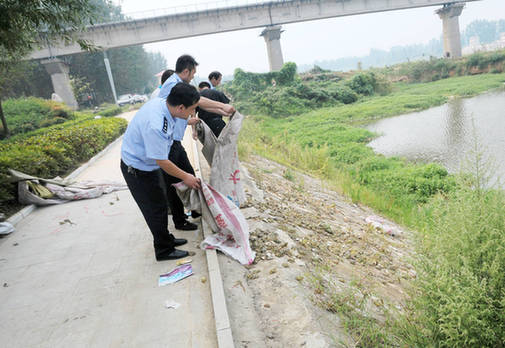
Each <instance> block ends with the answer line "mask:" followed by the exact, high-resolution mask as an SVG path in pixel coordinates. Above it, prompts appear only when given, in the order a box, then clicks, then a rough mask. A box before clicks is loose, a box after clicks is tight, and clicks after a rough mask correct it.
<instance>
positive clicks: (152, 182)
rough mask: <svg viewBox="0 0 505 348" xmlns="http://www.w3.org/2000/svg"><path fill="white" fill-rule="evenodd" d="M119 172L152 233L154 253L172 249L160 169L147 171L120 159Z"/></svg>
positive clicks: (172, 241)
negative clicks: (133, 166) (130, 165)
mask: <svg viewBox="0 0 505 348" xmlns="http://www.w3.org/2000/svg"><path fill="white" fill-rule="evenodd" d="M121 172H122V173H123V177H124V179H125V181H126V184H127V185H128V188H129V189H130V192H131V194H132V196H133V199H135V202H136V203H137V205H138V207H139V208H140V211H141V212H142V215H144V219H145V220H146V223H147V226H149V229H150V230H151V233H152V234H153V239H154V241H153V244H154V251H155V253H156V254H158V253H160V252H170V251H173V249H174V235H173V234H171V233H170V232H169V231H168V209H167V196H166V188H165V183H164V182H163V176H162V174H161V172H162V170H161V169H158V170H154V171H152V172H147V171H143V170H138V169H135V168H132V167H128V166H127V165H126V164H125V163H124V162H123V161H121Z"/></svg>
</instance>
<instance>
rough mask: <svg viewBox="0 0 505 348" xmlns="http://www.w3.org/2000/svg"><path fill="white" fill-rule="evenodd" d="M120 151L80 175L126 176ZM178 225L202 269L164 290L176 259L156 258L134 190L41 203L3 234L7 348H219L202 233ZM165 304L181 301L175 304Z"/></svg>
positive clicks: (0, 264)
mask: <svg viewBox="0 0 505 348" xmlns="http://www.w3.org/2000/svg"><path fill="white" fill-rule="evenodd" d="M126 116H129V117H131V116H133V113H130V114H128V115H126ZM189 138H190V136H188V135H187V136H186V137H185V140H187V139H188V140H189ZM120 147H121V143H120V142H117V143H116V144H115V145H114V146H112V147H111V148H110V150H109V151H108V152H107V153H106V154H105V155H104V156H103V157H101V158H100V159H98V160H97V161H95V162H93V164H92V165H90V166H89V167H88V168H87V169H86V170H84V171H82V172H81V173H80V175H79V176H78V177H77V180H103V179H108V180H115V181H123V178H122V176H121V172H120V170H119V159H120V155H119V153H120ZM188 148H192V147H190V146H188V147H187V149H188ZM190 151H191V150H190ZM190 156H192V155H190ZM169 220H170V223H171V219H169ZM169 229H170V230H171V231H172V232H173V231H175V235H176V236H177V237H184V238H187V239H188V240H189V243H188V245H185V246H184V247H183V249H185V250H189V251H194V252H195V253H196V255H195V256H192V257H191V258H192V260H193V262H192V265H193V271H194V275H193V276H191V277H189V278H186V279H184V280H182V281H180V282H178V283H176V284H172V285H167V286H164V287H158V276H159V275H160V274H163V273H166V272H168V271H170V270H172V269H173V268H174V267H175V266H176V264H175V261H164V262H156V261H155V259H154V252H153V247H152V237H151V233H150V232H149V230H148V228H147V225H146V223H145V221H144V219H143V217H142V215H141V213H140V211H139V209H138V208H137V206H136V204H135V202H134V201H133V198H132V196H131V195H130V192H129V191H120V192H114V193H111V194H108V195H104V196H102V197H100V198H97V199H90V200H83V201H77V202H71V203H66V204H62V205H58V206H52V207H45V208H40V209H36V210H35V211H34V212H33V213H31V214H30V215H29V216H28V217H26V218H25V219H23V220H22V221H21V222H20V223H18V224H17V225H16V231H15V232H14V233H12V234H11V235H9V236H8V237H5V238H3V239H0V275H1V278H0V280H1V283H0V294H1V295H0V298H1V300H0V317H1V318H2V319H1V321H0V340H1V342H2V343H1V344H0V345H1V346H2V347H13V348H14V347H23V348H24V347H51V348H52V347H74V348H75V347H149V348H152V347H203V348H212V347H216V346H217V339H216V324H215V321H214V315H213V309H212V300H211V294H210V288H209V281H207V282H202V281H201V278H202V277H203V276H205V277H206V278H207V279H208V278H209V275H208V271H207V261H206V257H205V252H204V251H202V250H200V249H198V248H197V245H198V243H199V242H200V241H201V232H200V231H196V232H183V231H177V230H174V229H173V226H172V225H170V226H169ZM2 284H3V286H1V285H2ZM166 300H174V301H176V302H178V303H180V304H181V306H180V307H179V308H178V309H167V308H165V305H164V304H165V301H166Z"/></svg>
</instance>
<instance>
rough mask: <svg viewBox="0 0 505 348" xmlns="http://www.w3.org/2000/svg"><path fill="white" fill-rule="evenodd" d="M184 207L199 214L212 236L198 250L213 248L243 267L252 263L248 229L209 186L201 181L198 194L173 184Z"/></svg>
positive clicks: (228, 202)
mask: <svg viewBox="0 0 505 348" xmlns="http://www.w3.org/2000/svg"><path fill="white" fill-rule="evenodd" d="M174 186H175V188H176V190H177V194H178V195H179V197H180V198H181V201H182V202H183V204H184V206H185V207H186V208H188V209H191V210H196V211H198V212H200V213H201V214H202V219H204V221H205V222H206V223H207V224H208V225H209V226H210V228H211V230H212V232H215V233H214V234H212V235H208V236H207V237H205V239H204V240H203V242H202V243H201V245H200V247H201V248H202V249H208V248H214V249H218V250H220V251H222V252H223V253H224V254H226V255H228V256H230V257H232V258H234V259H235V260H237V261H238V262H240V263H241V264H243V265H250V264H251V263H253V261H254V258H255V256H256V253H255V252H254V251H252V250H251V246H250V244H249V226H248V224H247V221H246V219H245V217H244V215H243V214H242V212H241V211H240V209H239V208H238V207H237V206H236V205H235V204H234V203H233V202H232V201H231V200H229V199H226V197H225V196H224V195H222V194H221V193H219V192H218V191H216V190H215V189H214V188H213V187H212V186H210V185H207V184H206V183H205V182H203V181H201V186H202V189H201V190H192V189H190V188H189V187H188V186H186V184H184V183H183V182H179V183H177V184H174Z"/></svg>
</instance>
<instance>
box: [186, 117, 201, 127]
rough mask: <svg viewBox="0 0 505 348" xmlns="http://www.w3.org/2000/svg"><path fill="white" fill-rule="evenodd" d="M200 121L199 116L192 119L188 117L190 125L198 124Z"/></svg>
mask: <svg viewBox="0 0 505 348" xmlns="http://www.w3.org/2000/svg"><path fill="white" fill-rule="evenodd" d="M198 122H200V119H199V118H198V117H191V118H190V119H188V124H189V125H190V126H193V125H195V124H197V123H198Z"/></svg>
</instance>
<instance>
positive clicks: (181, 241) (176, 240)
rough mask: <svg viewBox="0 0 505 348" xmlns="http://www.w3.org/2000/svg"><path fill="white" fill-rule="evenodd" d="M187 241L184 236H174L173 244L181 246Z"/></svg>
mask: <svg viewBox="0 0 505 348" xmlns="http://www.w3.org/2000/svg"><path fill="white" fill-rule="evenodd" d="M187 242H188V241H187V239H184V238H174V245H175V246H181V245H184V244H186V243H187Z"/></svg>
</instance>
